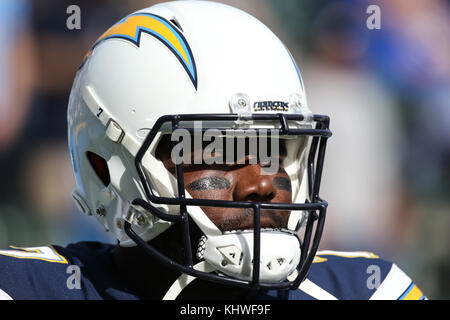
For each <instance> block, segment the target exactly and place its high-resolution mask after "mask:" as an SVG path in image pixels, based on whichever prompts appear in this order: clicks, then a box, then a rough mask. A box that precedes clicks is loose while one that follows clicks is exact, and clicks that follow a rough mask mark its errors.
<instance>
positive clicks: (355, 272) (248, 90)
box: [0, 1, 425, 300]
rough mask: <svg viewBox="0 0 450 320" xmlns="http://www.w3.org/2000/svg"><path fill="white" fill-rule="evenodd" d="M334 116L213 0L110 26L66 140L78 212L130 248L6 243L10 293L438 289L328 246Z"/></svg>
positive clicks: (252, 30) (221, 294)
mask: <svg viewBox="0 0 450 320" xmlns="http://www.w3.org/2000/svg"><path fill="white" fill-rule="evenodd" d="M330 136H331V132H330V130H329V118H328V117H327V116H324V115H318V114H314V113H312V112H311V110H310V109H309V106H308V103H307V100H306V95H305V88H304V84H303V81H302V78H301V75H300V71H299V69H298V68H297V66H296V63H295V61H294V60H293V58H292V56H291V54H290V53H289V51H288V49H287V48H286V47H285V46H284V45H283V43H282V42H281V41H280V40H279V39H278V38H277V37H276V36H275V35H274V34H273V33H272V32H271V31H270V30H269V29H268V28H267V27H266V26H264V25H263V24H262V23H261V22H260V21H258V20H257V19H255V18H254V17H252V16H250V15H248V14H246V13H244V12H242V11H241V10H238V9H235V8H232V7H230V6H227V5H223V4H219V3H216V2H207V1H176V2H168V3H162V4H158V5H155V6H152V7H150V8H147V9H143V10H141V11H138V12H135V13H133V14H130V15H129V16H127V17H125V18H123V19H122V20H120V21H119V22H117V23H116V24H115V25H113V26H112V27H111V28H110V29H109V30H107V31H106V32H105V33H104V34H103V35H102V36H100V38H98V40H97V41H96V42H95V43H94V44H93V45H92V47H91V48H90V49H89V50H88V52H87V54H86V56H85V57H84V59H83V61H82V62H81V64H80V67H79V70H78V71H77V74H76V77H75V81H74V84H73V87H72V91H71V94H70V99H69V106H68V138H69V147H70V155H71V159H72V164H73V170H74V174H75V178H76V182H77V189H76V190H75V191H74V192H73V197H74V199H75V201H76V203H77V205H78V207H79V209H80V210H81V211H82V212H84V213H86V214H87V215H91V216H93V217H95V218H96V219H98V221H99V222H100V223H101V224H102V225H103V226H104V228H105V229H106V231H109V232H111V233H112V234H113V235H114V236H115V237H116V238H117V245H108V244H102V243H97V242H82V243H76V244H72V245H69V246H67V247H60V246H48V247H30V248H17V247H10V248H9V249H7V250H2V251H0V289H1V290H0V297H2V298H3V299H202V300H204V299H288V300H300V299H327V300H328V299H425V296H424V295H423V294H422V292H421V291H420V290H419V289H418V287H417V286H416V284H415V283H414V282H413V281H412V280H411V279H410V278H409V277H408V276H407V275H406V274H405V273H403V272H402V271H401V270H400V269H399V268H398V267H397V266H396V265H395V264H393V263H391V262H388V261H384V260H382V259H379V257H378V256H376V255H375V254H373V253H370V252H336V251H321V252H317V248H318V246H319V243H320V238H321V235H322V231H323V226H324V222H325V214H326V208H327V202H326V201H325V200H323V199H321V198H320V196H319V188H320V180H321V175H322V167H323V161H324V156H325V149H326V143H327V139H328V138H329V137H330Z"/></svg>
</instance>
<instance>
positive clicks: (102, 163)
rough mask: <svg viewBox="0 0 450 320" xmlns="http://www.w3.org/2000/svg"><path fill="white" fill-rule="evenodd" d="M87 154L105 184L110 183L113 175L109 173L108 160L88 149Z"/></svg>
mask: <svg viewBox="0 0 450 320" xmlns="http://www.w3.org/2000/svg"><path fill="white" fill-rule="evenodd" d="M86 156H87V158H88V160H89V163H90V164H91V166H92V168H93V169H94V171H95V173H96V174H97V176H98V178H99V179H100V180H101V181H102V182H103V184H104V185H105V186H107V185H109V183H110V182H111V177H110V175H109V169H108V164H107V163H106V160H105V159H103V158H102V157H100V156H99V155H98V154H95V153H93V152H91V151H87V152H86Z"/></svg>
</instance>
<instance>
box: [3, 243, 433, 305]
mask: <svg viewBox="0 0 450 320" xmlns="http://www.w3.org/2000/svg"><path fill="white" fill-rule="evenodd" d="M113 248H114V246H113V245H109V244H102V243H99V242H80V243H76V244H72V245H69V246H67V247H65V248H63V247H59V246H46V247H33V248H18V247H10V248H9V249H8V250H0V299H1V298H2V299H15V300H23V299H45V300H48V299H51V300H54V299H76V300H85V299H89V300H91V299H121V300H123V299H126V300H131V299H133V300H134V299H139V298H138V297H137V296H136V295H135V294H133V293H132V292H131V290H129V289H128V288H127V286H126V284H125V283H122V282H121V281H120V278H119V277H118V276H117V271H116V270H115V268H114V264H113V263H112V260H111V250H112V249H113ZM249 298H252V299H283V300H304V299H309V300H311V299H319V300H322V299H323V300H332V299H333V300H334V299H339V300H341V299H352V300H355V299H358V300H359V299H383V300H387V299H401V300H403V299H416V300H419V299H426V297H425V296H424V295H423V294H422V292H421V291H420V289H419V288H418V287H417V286H416V284H415V283H414V282H413V281H412V280H411V279H410V278H409V277H408V276H407V275H406V274H405V273H404V272H403V271H401V270H400V269H399V268H398V267H397V266H396V265H395V264H393V263H391V262H387V261H385V260H382V259H379V258H378V257H377V256H376V255H374V254H373V253H369V252H338V251H319V252H318V253H317V255H316V258H315V260H314V263H313V264H312V266H311V269H310V271H309V273H308V276H307V278H306V280H305V281H304V282H303V283H302V284H301V285H300V287H299V288H298V289H297V290H291V291H286V290H281V291H275V290H269V291H260V292H258V293H256V294H255V293H253V294H252V296H251V297H249Z"/></svg>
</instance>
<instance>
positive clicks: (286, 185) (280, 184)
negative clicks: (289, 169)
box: [273, 177, 292, 192]
mask: <svg viewBox="0 0 450 320" xmlns="http://www.w3.org/2000/svg"><path fill="white" fill-rule="evenodd" d="M273 184H274V185H275V187H277V188H279V189H281V190H285V191H289V192H292V186H291V180H289V179H288V178H285V177H275V178H274V179H273Z"/></svg>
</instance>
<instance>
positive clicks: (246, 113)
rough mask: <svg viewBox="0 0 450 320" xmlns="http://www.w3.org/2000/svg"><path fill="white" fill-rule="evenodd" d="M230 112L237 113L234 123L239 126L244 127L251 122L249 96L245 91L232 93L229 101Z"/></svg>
mask: <svg viewBox="0 0 450 320" xmlns="http://www.w3.org/2000/svg"><path fill="white" fill-rule="evenodd" d="M229 105H230V109H231V112H233V113H236V114H237V115H238V119H237V120H236V121H235V124H236V126H237V127H239V128H242V127H243V128H245V127H248V126H249V125H251V124H253V120H252V119H251V117H252V108H251V104H250V98H249V96H248V95H246V94H245V93H236V94H235V95H233V96H232V97H231V99H230V102H229Z"/></svg>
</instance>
